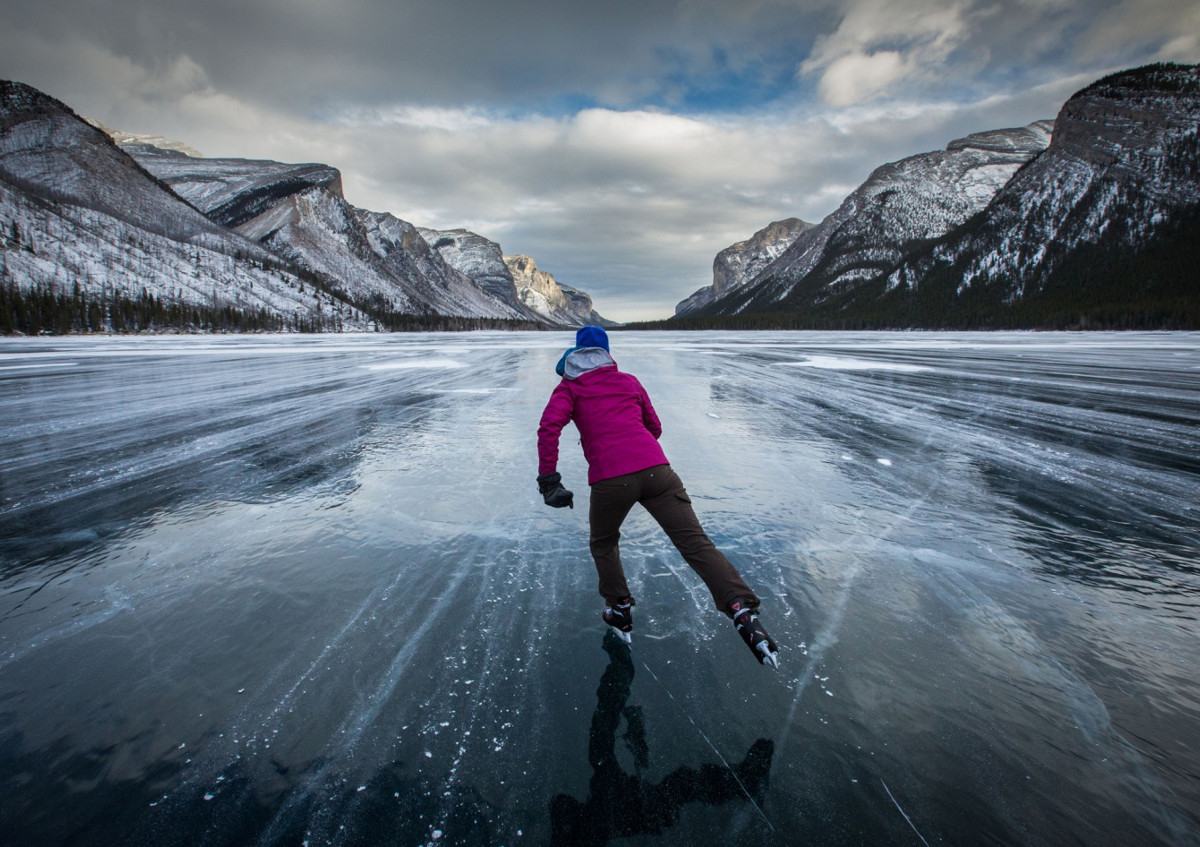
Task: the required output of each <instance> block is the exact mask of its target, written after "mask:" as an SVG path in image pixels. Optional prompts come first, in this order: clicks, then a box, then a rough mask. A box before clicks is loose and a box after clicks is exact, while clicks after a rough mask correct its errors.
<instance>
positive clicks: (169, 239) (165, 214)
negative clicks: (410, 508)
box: [0, 81, 368, 328]
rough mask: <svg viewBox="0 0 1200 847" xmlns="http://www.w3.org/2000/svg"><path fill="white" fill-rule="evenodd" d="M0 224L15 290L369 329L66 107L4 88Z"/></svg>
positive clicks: (6, 277)
mask: <svg viewBox="0 0 1200 847" xmlns="http://www.w3.org/2000/svg"><path fill="white" fill-rule="evenodd" d="M0 222H2V223H3V230H4V237H3V239H2V240H0V261H2V265H0V278H2V280H3V284H4V285H11V286H15V287H16V289H17V290H18V291H24V292H30V291H41V292H44V293H46V294H52V295H64V296H65V295H73V294H75V293H76V292H78V293H79V295H80V296H82V297H84V298H92V299H96V298H99V299H101V300H103V301H105V302H106V303H107V302H110V301H116V300H118V299H120V298H126V299H129V300H133V299H137V298H146V297H151V298H154V299H155V300H157V301H159V302H160V303H170V304H173V305H176V306H179V307H183V308H188V309H194V310H200V309H203V310H209V312H210V313H216V312H220V311H223V310H230V311H231V312H235V313H239V314H243V315H246V314H252V315H258V316H267V317H270V318H271V319H272V322H271V324H270V325H275V326H296V325H304V326H310V327H316V326H320V327H324V328H337V327H362V328H365V327H366V326H367V325H368V318H367V316H366V315H365V314H363V313H362V312H361V311H360V310H358V309H355V308H353V307H352V306H350V305H349V304H347V303H344V302H342V301H340V300H339V299H338V298H336V297H335V296H333V295H331V294H330V293H328V292H326V291H322V290H320V289H317V288H314V287H313V286H312V285H308V286H306V285H305V284H304V281H303V280H302V279H301V277H300V276H299V275H298V274H296V273H295V272H293V271H292V270H290V269H289V268H287V267H285V266H284V265H283V264H282V263H281V262H280V261H279V260H278V258H277V257H276V256H274V255H273V254H272V253H271V252H270V251H268V250H266V249H264V248H263V247H262V246H260V245H258V244H256V243H255V242H253V241H251V240H249V239H246V238H245V237H243V236H241V235H239V234H237V233H234V232H231V231H229V230H227V229H225V228H224V227H221V226H220V225H218V224H216V223H214V222H213V221H211V220H209V219H208V218H207V217H205V216H204V215H203V214H202V213H201V212H200V211H199V210H197V209H196V208H194V207H193V206H191V205H189V204H188V203H187V202H185V201H184V200H182V199H181V198H180V197H179V196H177V195H176V194H175V193H174V192H173V191H172V190H171V188H170V187H168V186H167V185H166V184H165V183H163V182H161V181H159V180H157V179H155V178H154V177H153V176H152V175H151V174H149V173H148V172H147V171H146V170H145V169H144V168H142V167H141V166H140V165H138V164H137V162H135V161H134V160H133V159H132V158H130V157H129V156H128V155H126V154H125V153H124V152H123V151H121V150H120V149H119V148H118V147H117V146H116V145H115V144H114V143H113V142H112V140H111V139H110V138H109V137H108V136H107V135H106V134H105V133H103V132H102V131H100V130H99V129H97V128H96V127H95V126H92V125H91V124H89V123H88V122H86V121H84V120H82V119H81V118H80V117H79V116H78V115H76V114H75V113H74V112H73V111H72V110H71V109H70V108H68V107H67V106H65V105H64V104H62V103H61V102H59V101H58V100H55V99H54V98H52V97H49V96H47V95H45V94H43V93H41V92H39V91H37V90H36V89H34V88H31V87H30V86H27V85H23V84H21V83H15V82H7V81H0ZM258 325H259V326H262V325H266V324H262V323H260V324H258Z"/></svg>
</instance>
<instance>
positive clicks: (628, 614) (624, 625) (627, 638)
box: [600, 597, 634, 644]
mask: <svg viewBox="0 0 1200 847" xmlns="http://www.w3.org/2000/svg"><path fill="white" fill-rule="evenodd" d="M633 606H634V601H633V598H632V597H625V598H622V599H621V600H618V601H617V603H616V604H615V605H613V606H608V607H606V608H605V610H604V611H603V612H601V613H600V616H601V617H602V618H604V622H605V623H606V624H608V625H609V626H611V627H612V628H613V629H614V630H615V631H616V633H617V635H619V636H621V640H622V641H624V642H625V643H626V644H632V643H633Z"/></svg>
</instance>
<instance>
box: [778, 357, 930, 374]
mask: <svg viewBox="0 0 1200 847" xmlns="http://www.w3.org/2000/svg"><path fill="white" fill-rule="evenodd" d="M782 364H784V365H787V366H788V367H793V368H821V369H823V370H834V371H898V372H900V373H919V372H920V371H931V370H933V368H929V367H926V366H924V365H906V364H903V363H901V362H878V361H868V360H866V359H845V358H842V357H840V356H812V357H810V358H808V359H806V360H804V361H803V362H783V363H782Z"/></svg>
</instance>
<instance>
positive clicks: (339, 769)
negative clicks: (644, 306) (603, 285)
mask: <svg viewBox="0 0 1200 847" xmlns="http://www.w3.org/2000/svg"><path fill="white" fill-rule="evenodd" d="M573 338H574V337H573V334H572V333H533V334H501V333H472V334H469V335H453V336H449V335H436V334H414V335H392V336H379V335H361V336H354V335H347V336H336V337H253V338H213V337H205V338H188V337H165V338H127V339H120V338H116V339H109V338H54V339H0V711H2V712H3V722H2V723H0V790H2V791H3V792H4V797H5V801H4V803H3V804H0V832H3V833H4V840H5V841H6V843H37V844H66V843H72V844H76V843H81V844H109V843H179V844H185V843H187V844H191V843H211V844H235V843H255V844H298V843H302V842H305V841H307V842H308V843H311V844H318V843H326V842H331V843H337V844H380V843H419V842H432V841H435V840H436V841H437V842H439V843H446V844H484V843H491V844H501V843H502V844H515V843H531V844H532V843H539V844H540V843H546V842H548V841H550V840H551V835H552V833H557V835H558V836H559V838H560V840H565V841H568V842H569V840H570V839H569V838H568V837H567V836H568V835H570V834H572V833H574V834H576V835H578V834H579V833H582V832H588V833H591V834H592V835H593V836H594V838H593V841H595V840H604V839H612V840H616V839H619V838H626V839H628V837H630V836H636V838H634V839H633V841H632V842H631V841H628V840H626V841H624V842H622V843H651V842H661V843H665V844H679V843H731V842H734V841H739V840H740V839H742V838H743V837H744V838H745V839H747V840H748V841H749V842H750V843H757V844H762V845H771V844H790V843H797V842H798V841H799V842H800V843H813V844H864V843H865V844H905V843H915V838H916V837H917V836H919V837H920V838H921V839H926V840H928V843H931V844H938V843H942V844H951V843H953V844H971V843H980V841H982V840H990V841H992V842H995V843H1005V844H1017V845H1024V844H1030V845H1035V844H1036V845H1043V844H1044V845H1058V844H1064V843H1105V844H1149V843H1163V844H1197V843H1200V839H1198V835H1197V833H1200V818H1198V816H1197V809H1200V788H1198V787H1197V783H1196V780H1195V774H1196V773H1198V772H1200V750H1198V749H1197V746H1196V745H1197V742H1196V740H1195V739H1197V738H1200V682H1198V681H1197V676H1196V673H1195V668H1196V667H1198V666H1200V626H1198V625H1197V616H1198V615H1197V613H1198V611H1200V573H1198V570H1200V569H1198V566H1197V562H1198V561H1200V530H1198V529H1197V527H1198V526H1200V516H1198V515H1197V509H1198V507H1200V503H1198V500H1197V496H1196V493H1197V491H1198V490H1200V459H1198V458H1197V457H1198V456H1200V370H1198V368H1200V336H1197V335H1195V334H1144V335H1143V334H1120V335H1117V334H1087V335H1077V334H1047V333H1036V334H1035V333H1015V334H986V335H974V334H954V333H929V334H926V333H898V334H812V333H778V334H758V333H747V334H736V333H697V334H670V333H647V334H641V333H639V334H634V333H613V334H612V350H613V355H614V357H615V358H616V360H617V361H618V362H619V363H620V366H621V367H622V368H623V369H626V370H629V371H631V372H633V373H635V374H637V375H638V377H639V378H640V379H641V380H642V382H643V384H644V385H645V386H646V388H647V390H648V391H649V393H650V395H651V397H652V398H653V400H654V402H655V404H656V407H657V410H658V412H659V415H660V417H661V418H662V421H663V424H664V434H663V438H662V441H663V445H664V448H665V450H666V452H667V455H668V456H669V457H671V460H672V463H673V465H674V467H675V468H676V470H678V471H679V473H680V475H681V476H682V477H683V479H684V481H685V483H686V484H687V486H688V490H689V493H690V494H691V497H692V499H693V502H694V503H695V505H696V509H697V512H698V514H699V515H700V517H701V520H702V521H703V523H704V525H705V529H706V530H707V532H708V533H709V535H710V536H711V537H712V538H713V539H714V541H716V543H717V544H718V546H720V547H721V548H722V549H723V550H724V551H725V552H726V553H727V554H728V555H729V557H730V559H731V560H732V561H733V562H734V563H735V564H736V565H737V566H738V568H739V569H741V571H742V572H743V574H744V575H745V576H746V578H747V580H748V581H749V582H750V583H751V585H752V586H754V587H755V589H756V590H757V591H758V593H759V594H760V595H761V596H762V597H763V607H762V618H761V619H762V622H763V623H764V625H765V626H766V627H767V628H768V630H769V631H770V632H771V634H772V636H773V637H774V638H775V640H776V641H777V642H778V644H779V646H780V649H781V668H780V671H779V672H778V673H775V672H772V671H770V670H768V669H764V668H762V667H760V666H759V665H758V663H757V662H755V661H754V659H753V657H752V656H750V655H749V654H748V652H747V651H746V648H745V646H744V645H743V644H742V642H741V640H740V638H739V637H738V636H737V635H736V633H735V632H734V630H733V628H732V626H731V625H730V623H729V621H728V620H727V619H726V618H725V617H724V616H723V615H721V614H719V613H717V612H716V611H715V610H714V609H713V608H712V604H711V599H710V598H709V597H708V594H707V591H706V590H705V589H704V588H703V586H702V585H701V584H700V582H699V580H698V579H697V578H696V577H695V576H694V575H693V574H692V573H691V571H690V570H689V569H688V568H687V566H686V565H685V564H684V563H683V562H682V561H681V560H680V558H679V556H678V554H677V553H676V552H675V551H674V550H673V549H672V548H671V546H670V544H669V542H667V540H666V539H665V537H664V536H663V535H662V533H661V532H660V531H659V530H658V528H657V527H656V526H655V525H654V524H653V522H652V521H650V520H649V519H648V518H647V517H646V516H645V515H644V514H643V513H641V512H640V511H635V512H634V513H633V514H632V515H631V516H630V518H629V520H628V521H627V522H626V525H625V527H624V529H623V538H622V551H623V555H624V558H625V561H626V564H627V569H628V573H629V578H630V583H631V586H632V588H633V590H634V592H635V594H636V596H637V598H638V611H639V613H640V614H639V616H638V621H637V630H636V635H637V638H635V639H634V642H635V644H634V652H633V654H632V657H630V656H629V655H628V653H624V654H623V653H621V651H622V650H626V649H627V648H625V647H624V645H620V644H619V642H618V643H617V644H614V643H613V642H614V639H608V640H606V639H605V632H606V630H607V629H608V628H607V627H606V626H605V625H604V624H603V623H602V622H601V620H600V614H599V613H600V610H601V609H602V608H603V602H602V600H601V598H600V597H599V596H598V595H596V593H595V590H596V589H595V584H596V582H595V580H596V577H595V572H594V570H593V568H592V565H591V563H590V560H589V556H588V549H587V528H586V521H587V509H586V501H587V496H588V495H587V486H586V484H585V478H586V477H585V475H586V468H585V466H584V463H583V459H582V456H581V453H580V451H579V449H578V445H577V443H576V442H577V440H578V439H577V436H576V434H575V432H574V430H573V428H568V430H567V432H566V433H565V434H564V438H563V445H562V447H563V449H562V456H563V458H562V464H561V465H560V468H559V469H560V471H561V472H562V473H563V476H564V482H565V483H566V484H567V486H568V487H569V488H572V489H573V490H574V491H575V492H576V498H577V500H578V501H579V505H580V506H581V507H582V508H577V509H574V510H551V509H547V508H545V507H544V506H543V505H542V503H541V498H540V497H539V496H538V494H537V489H536V485H535V483H534V479H533V478H534V476H535V475H536V472H537V468H536V447H535V445H536V439H535V430H536V426H537V421H538V417H539V415H540V413H541V409H542V406H543V405H544V403H545V401H546V399H547V397H548V395H549V393H550V390H551V389H552V388H553V386H554V384H555V382H556V381H557V377H556V376H555V375H554V373H553V368H554V364H555V362H556V361H557V359H558V357H559V355H560V353H561V351H562V349H563V348H564V347H567V346H570V345H571V344H572V343H573ZM805 362H807V363H813V362H817V363H821V362H825V363H833V364H834V365H836V366H834V367H829V366H820V365H815V366H814V365H809V366H800V367H797V364H803V363H805ZM846 363H849V365H847V364H846ZM865 365H869V367H867V366H865ZM64 797H69V798H70V802H69V803H64V802H63V798H64Z"/></svg>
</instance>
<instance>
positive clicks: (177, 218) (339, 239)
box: [0, 81, 598, 332]
mask: <svg viewBox="0 0 1200 847" xmlns="http://www.w3.org/2000/svg"><path fill="white" fill-rule="evenodd" d="M0 225H2V226H3V230H2V231H3V236H2V237H0V332H12V331H23V332H39V331H56V332H64V331H72V330H75V331H96V330H100V329H117V330H140V329H149V328H159V329H161V328H166V327H173V328H209V329H222V330H246V329H273V330H280V329H304V330H322V331H328V330H340V329H357V330H365V329H402V328H432V329H437V328H457V327H473V326H485V325H486V326H510V327H518V326H519V327H540V326H547V325H558V326H567V325H574V324H575V323H576V315H575V312H576V311H580V310H583V312H586V313H588V314H594V313H593V312H592V311H591V301H590V298H588V296H587V295H586V294H584V293H583V292H577V291H574V290H573V289H567V288H566V287H560V289H561V292H560V293H561V297H560V298H558V299H557V300H556V299H555V297H553V296H548V297H546V298H540V299H539V298H538V297H532V298H531V299H530V302H532V303H533V304H534V306H535V307H536V306H544V307H545V308H546V309H547V311H546V312H545V313H543V312H540V311H538V309H537V308H531V307H530V306H528V305H526V303H525V302H523V300H522V297H521V296H519V294H518V291H517V288H516V285H515V283H514V282H513V279H512V274H511V272H510V271H509V270H508V267H507V266H506V265H505V263H504V259H503V254H502V251H501V249H500V246H499V245H498V244H495V243H494V242H491V241H488V240H487V239H484V238H483V237H481V236H477V235H475V234H473V233H468V232H466V231H462V230H459V231H455V232H454V233H453V234H451V237H450V242H451V244H452V245H454V246H452V247H448V246H447V245H446V244H445V243H444V242H445V240H446V239H445V237H443V236H441V235H439V240H440V241H441V242H443V243H442V244H441V245H440V247H439V249H434V247H431V246H430V243H429V242H428V241H427V240H426V238H425V237H423V236H422V234H421V231H419V230H418V229H417V227H416V226H414V225H413V224H411V223H409V222H407V221H403V220H400V219H399V218H396V217H394V216H392V215H389V214H386V213H382V212H373V211H370V210H367V209H361V208H358V207H356V206H354V205H352V204H350V203H349V202H348V201H347V200H346V198H345V196H344V194H343V189H342V177H341V173H340V172H339V171H338V170H337V169H336V168H333V167H330V166H329V165H325V164H319V163H305V164H287V163H282V162H273V161H266V160H250V159H233V158H221V159H208V158H205V157H203V156H201V155H199V154H198V153H197V152H196V151H195V150H192V149H190V148H188V147H187V146H186V145H183V144H179V143H177V142H171V141H169V140H167V139H163V138H160V137H157V136H138V135H132V134H129V133H123V132H118V131H115V130H109V129H106V128H104V127H102V126H100V125H99V124H96V123H94V122H90V121H87V120H85V119H82V118H80V117H79V116H78V115H76V114H75V112H73V111H72V110H71V109H70V108H69V107H68V106H66V105H65V104H63V103H61V102H59V101H58V100H55V99H54V98H52V97H49V96H47V95H45V94H43V93H41V92H39V91H37V90H36V89H34V88H32V87H30V86H27V85H23V84H21V83H17V82H5V81H0ZM443 254H446V255H449V256H450V257H451V258H452V259H454V260H455V261H457V262H459V263H460V264H462V265H463V267H464V268H465V269H466V270H467V271H468V272H464V271H463V270H460V269H458V268H456V267H455V266H454V265H453V264H452V263H451V262H449V261H447V259H446V258H444V256H443ZM568 292H569V293H568ZM547 294H548V295H550V294H552V292H551V291H550V289H547ZM551 301H553V304H552V303H551ZM584 304H586V306H587V308H586V309H583V306H584ZM581 313H582V312H581ZM597 318H598V316H597Z"/></svg>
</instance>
